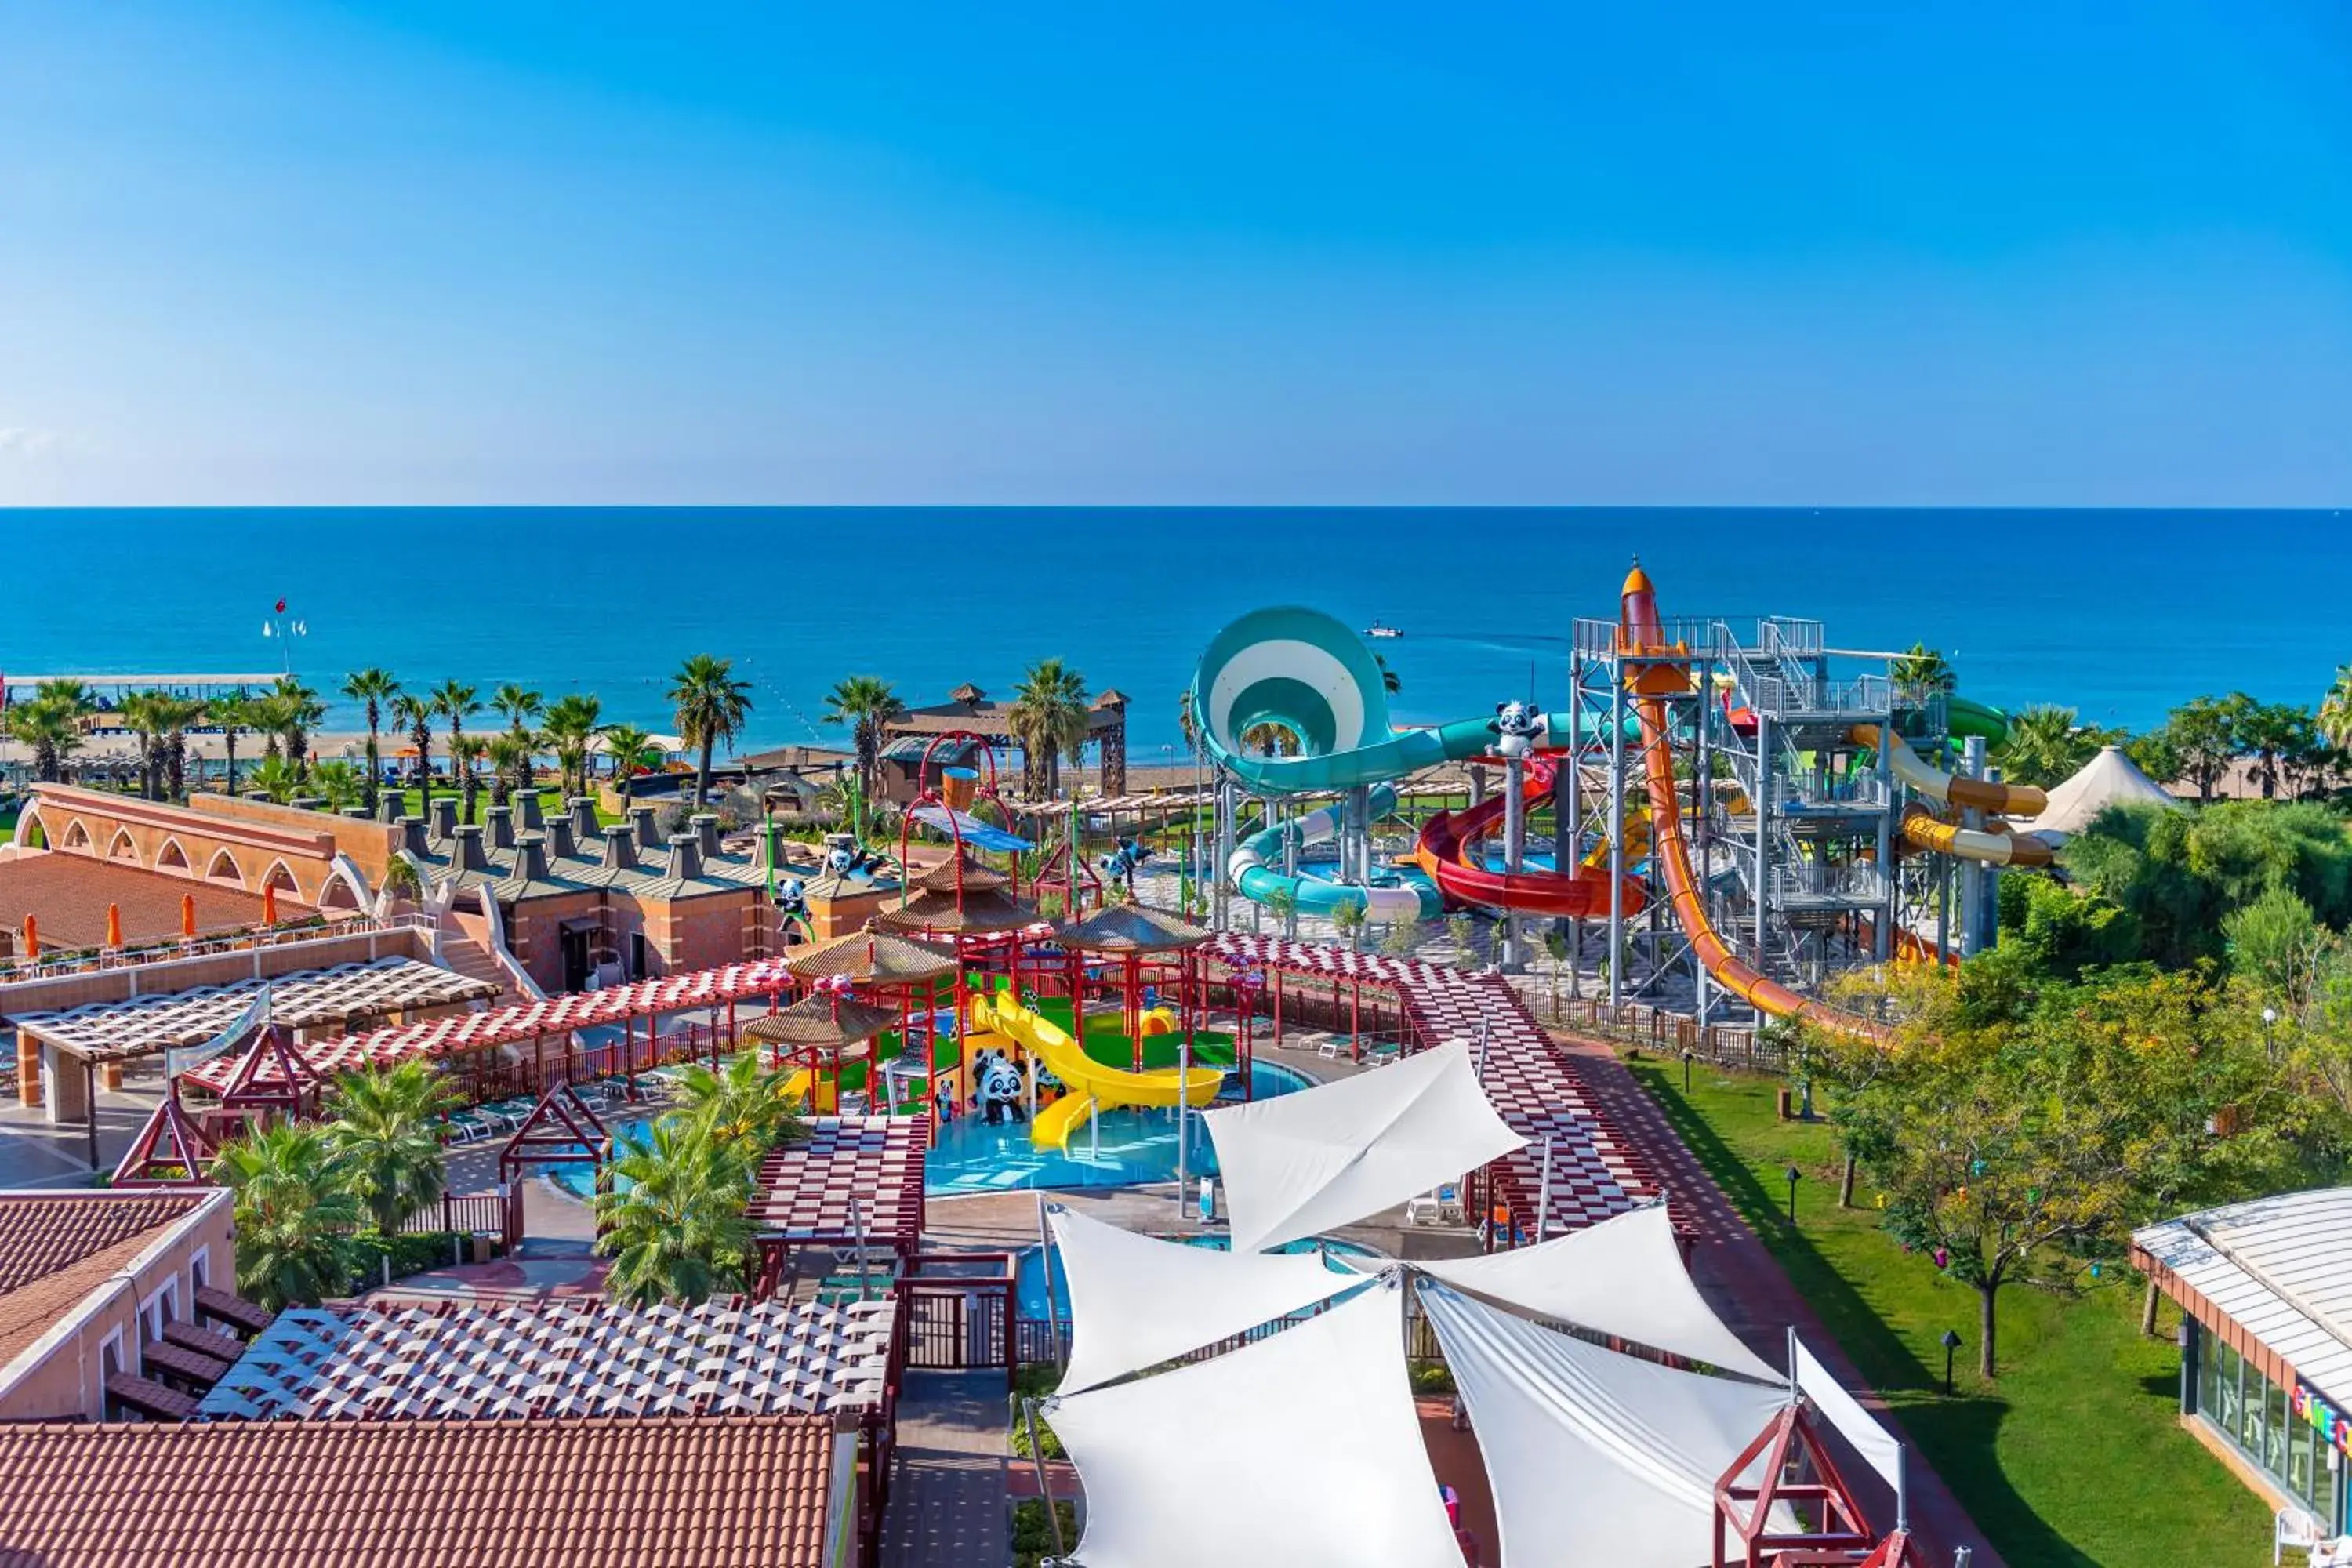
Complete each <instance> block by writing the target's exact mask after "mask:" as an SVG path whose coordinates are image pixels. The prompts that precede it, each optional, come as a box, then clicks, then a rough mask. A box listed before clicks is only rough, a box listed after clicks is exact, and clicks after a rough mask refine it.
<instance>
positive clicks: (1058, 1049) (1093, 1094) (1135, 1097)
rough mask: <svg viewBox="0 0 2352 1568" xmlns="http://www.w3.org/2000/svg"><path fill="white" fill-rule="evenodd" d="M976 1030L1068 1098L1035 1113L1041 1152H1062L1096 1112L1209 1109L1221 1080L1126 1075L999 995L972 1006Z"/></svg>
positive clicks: (1169, 1073)
mask: <svg viewBox="0 0 2352 1568" xmlns="http://www.w3.org/2000/svg"><path fill="white" fill-rule="evenodd" d="M971 1021H972V1026H973V1027H974V1028H975V1029H984V1030H989V1031H992V1032H993V1033H994V1034H996V1035H999V1036H1002V1037H1003V1038H1005V1039H1006V1040H1009V1041H1011V1042H1012V1043H1013V1045H1014V1046H1017V1047H1020V1048H1021V1049H1022V1050H1024V1051H1025V1052H1027V1053H1028V1055H1029V1057H1030V1058H1031V1059H1032V1060H1033V1061H1034V1062H1036V1063H1039V1064H1041V1065H1043V1066H1044V1067H1045V1069H1046V1070H1047V1071H1048V1072H1050V1073H1052V1074H1053V1075H1054V1076H1055V1078H1057V1079H1061V1080H1062V1087H1063V1088H1064V1089H1066V1090H1067V1091H1068V1092H1066V1093H1065V1094H1064V1095H1063V1096H1062V1098H1061V1099H1059V1100H1055V1102H1054V1103H1053V1104H1051V1105H1049V1106H1047V1107H1046V1108H1045V1110H1041V1111H1039V1112H1038V1113H1037V1115H1036V1117H1035V1119H1034V1120H1033V1121H1031V1122H1030V1123H1029V1139H1030V1142H1033V1143H1035V1144H1037V1145H1039V1146H1040V1147H1043V1148H1047V1149H1060V1148H1063V1147H1065V1146H1066V1145H1067V1144H1068V1142H1069V1141H1070V1134H1072V1133H1073V1132H1076V1131H1077V1130H1078V1129H1079V1128H1081V1127H1084V1126H1085V1125H1086V1124H1087V1121H1089V1120H1090V1119H1091V1118H1092V1117H1093V1116H1094V1114H1095V1112H1096V1111H1097V1110H1116V1109H1117V1108H1118V1107H1119V1106H1122V1105H1174V1104H1175V1103H1176V1102H1177V1101H1178V1100H1182V1101H1183V1102H1184V1103H1185V1104H1186V1105H1192V1106H1201V1105H1208V1104H1211V1103H1213V1101H1214V1100H1216V1098H1217V1090H1218V1089H1221V1088H1223V1085H1224V1081H1225V1075H1224V1072H1223V1069H1222V1068H1192V1071H1191V1072H1189V1073H1180V1072H1179V1071H1178V1070H1177V1069H1176V1068H1155V1069H1153V1070H1151V1071H1149V1072H1129V1071H1128V1070H1127V1069H1126V1068H1114V1067H1105V1066H1104V1065H1103V1064H1102V1063H1100V1062H1098V1061H1097V1060H1095V1059H1094V1058H1092V1057H1090V1056H1088V1055H1087V1053H1086V1049H1085V1047H1082V1046H1080V1045H1079V1044H1078V1042H1077V1041H1076V1040H1074V1039H1072V1038H1071V1037H1070V1035H1069V1032H1068V1031H1067V1030H1066V1029H1064V1028H1063V1027H1062V1026H1060V1025H1058V1024H1056V1023H1055V1022H1054V1021H1053V1020H1051V1019H1049V1018H1046V1017H1044V1016H1040V1015H1039V1014H1037V1013H1035V1012H1033V1011H1032V1010H1030V1009H1029V1008H1027V1007H1024V1006H1023V1005H1021V1004H1020V1003H1019V1002H1017V1001H1015V1000H1014V999H1013V997H1011V996H1010V995H1007V994H1003V993H1002V992H1000V993H997V994H992V995H979V996H975V997H973V998H972V1000H971Z"/></svg>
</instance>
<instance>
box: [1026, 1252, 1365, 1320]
mask: <svg viewBox="0 0 2352 1568" xmlns="http://www.w3.org/2000/svg"><path fill="white" fill-rule="evenodd" d="M1166 1239H1169V1240H1172V1241H1181V1242H1182V1243H1183V1244H1184V1245H1185V1246H1187V1247H1211V1248H1213V1249H1214V1250H1216V1251H1219V1252H1223V1251H1224V1250H1225V1249H1226V1246H1227V1239H1226V1237H1222V1236H1213V1235H1203V1236H1179V1237H1168V1238H1166ZM1275 1250H1276V1251H1277V1252H1320V1253H1321V1254H1322V1255H1323V1266H1324V1267H1325V1268H1328V1269H1330V1270H1331V1272H1332V1273H1334V1274H1357V1273H1360V1272H1361V1270H1360V1269H1355V1268H1349V1267H1348V1266H1347V1264H1346V1263H1344V1262H1342V1261H1341V1259H1343V1258H1352V1259H1355V1260H1357V1261H1360V1262H1365V1263H1370V1264H1373V1265H1375V1266H1377V1265H1379V1264H1381V1263H1383V1262H1385V1261H1386V1259H1385V1258H1382V1257H1381V1254H1380V1253H1378V1252H1376V1251H1374V1250H1373V1249H1372V1248H1370V1247H1364V1246H1360V1245H1359V1244H1358V1243H1356V1242H1352V1241H1328V1240H1320V1239H1318V1238H1316V1237H1307V1239H1306V1240H1304V1241H1294V1242H1291V1243H1289V1244H1287V1245H1286V1246H1283V1247H1276V1248H1275ZM1015 1262H1016V1264H1017V1266H1018V1268H1019V1273H1018V1274H1017V1276H1016V1277H1015V1278H1016V1281H1017V1282H1016V1283H1015V1285H1014V1287H1013V1300H1014V1302H1015V1303H1016V1307H1017V1310H1018V1313H1019V1315H1020V1316H1021V1317H1024V1318H1028V1319H1031V1320H1033V1321H1042V1320H1043V1319H1044V1318H1045V1248H1044V1247H1029V1248H1027V1249H1026V1250H1024V1251H1023V1252H1022V1253H1021V1254H1020V1256H1019V1257H1018V1258H1016V1259H1015ZM1054 1305H1055V1308H1056V1309H1057V1310H1056V1312H1055V1316H1057V1317H1061V1318H1067V1317H1068V1316H1069V1315H1070V1287H1069V1281H1068V1280H1066V1279H1064V1278H1063V1277H1062V1270H1061V1268H1059V1267H1058V1266H1057V1267H1055V1269H1054Z"/></svg>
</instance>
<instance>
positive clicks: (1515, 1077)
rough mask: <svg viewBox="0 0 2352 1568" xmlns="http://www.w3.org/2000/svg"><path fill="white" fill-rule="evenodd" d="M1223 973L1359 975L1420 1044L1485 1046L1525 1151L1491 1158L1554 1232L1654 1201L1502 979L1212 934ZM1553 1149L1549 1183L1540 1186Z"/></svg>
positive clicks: (1652, 1186)
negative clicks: (1380, 991) (1398, 1010)
mask: <svg viewBox="0 0 2352 1568" xmlns="http://www.w3.org/2000/svg"><path fill="white" fill-rule="evenodd" d="M1204 951H1205V952H1206V953H1207V955H1208V956H1209V957H1211V958H1213V959H1216V960H1218V961H1220V962H1222V963H1224V964H1226V965H1227V966H1228V967H1229V968H1234V969H1257V970H1263V971H1266V972H1269V973H1270V972H1274V971H1280V972H1282V973H1286V974H1303V975H1307V976H1312V977H1314V978H1317V979H1330V980H1339V981H1358V980H1360V981H1362V982H1363V983H1365V984H1376V985H1381V986H1385V987H1387V988H1389V989H1390V990H1391V991H1393V992H1394V993H1395V994H1396V996H1397V998H1398V1001H1399V1003H1400V1005H1402V1009H1403V1011H1404V1014H1405V1016H1406V1018H1407V1019H1408V1020H1409V1021H1410V1022H1411V1023H1412V1026H1413V1031H1414V1033H1415V1034H1417V1035H1418V1036H1419V1037H1420V1039H1421V1043H1422V1044H1423V1045H1424V1046H1433V1045H1440V1044H1443V1043H1444V1042H1445V1041H1448V1040H1465V1041H1467V1042H1468V1043H1469V1046H1470V1048H1471V1050H1472V1052H1473V1053H1474V1055H1475V1054H1476V1053H1477V1052H1478V1051H1479V1048H1480V1046H1481V1044H1482V1043H1483V1045H1484V1047H1485V1071H1484V1073H1483V1074H1482V1076H1481V1078H1480V1083H1481V1086H1482V1087H1483V1088H1484V1089H1486V1098H1487V1100H1489V1101H1491V1102H1492V1103H1493V1105H1494V1107H1495V1110H1496V1112H1497V1113H1499V1114H1500V1115H1501V1117H1502V1119H1503V1121H1505V1122H1506V1123H1507V1124H1508V1125H1509V1126H1510V1127H1511V1129H1512V1130H1513V1131H1516V1132H1518V1133H1520V1134H1521V1135H1522V1136H1524V1137H1525V1138H1526V1139H1527V1140H1528V1146H1527V1147H1526V1148H1524V1149H1521V1150H1519V1151H1518V1152H1516V1153H1513V1154H1509V1155H1507V1156H1505V1157H1504V1158H1503V1159H1502V1160H1500V1161H1497V1162H1496V1174H1497V1177H1498V1181H1499V1184H1500V1186H1501V1188H1502V1190H1503V1194H1504V1195H1505V1197H1506V1199H1507V1201H1508V1203H1509V1204H1510V1206H1511V1212H1512V1213H1513V1214H1514V1215H1521V1216H1524V1217H1526V1218H1527V1219H1528V1220H1530V1221H1531V1220H1532V1219H1533V1217H1534V1215H1536V1214H1537V1213H1538V1211H1539V1210H1540V1211H1541V1212H1543V1213H1544V1214H1545V1215H1547V1216H1548V1221H1549V1228H1550V1229H1552V1230H1554V1231H1559V1230H1578V1229H1581V1228H1582V1227H1583V1226H1588V1225H1594V1224H1597V1223H1599V1222H1600V1221H1601V1220H1604V1219H1608V1218H1611V1217H1612V1216H1613V1215H1621V1214H1624V1213H1626V1212H1628V1211H1630V1210H1633V1209H1636V1208H1640V1207H1643V1206H1644V1205H1648V1204H1650V1203H1654V1202H1655V1201H1656V1200H1657V1198H1658V1197H1659V1196H1660V1195H1662V1194H1664V1186H1663V1184H1661V1183H1660V1182H1659V1180H1658V1178H1657V1175H1656V1173H1655V1172H1654V1170H1653V1169H1652V1167H1651V1165H1650V1163H1649V1160H1648V1159H1647V1157H1646V1156H1644V1155H1643V1153H1642V1152H1641V1151H1640V1150H1639V1149H1638V1148H1637V1147H1636V1146H1635V1145H1634V1143H1633V1141H1632V1140H1631V1139H1630V1138H1628V1137H1626V1136H1625V1135H1624V1134H1623V1133H1622V1131H1619V1129H1618V1128H1617V1126H1616V1125H1615V1123H1614V1122H1612V1121H1611V1120H1610V1119H1609V1118H1608V1116H1606V1115H1605V1114H1604V1113H1603V1112H1602V1110H1601V1107H1600V1104H1599V1102H1598V1101H1597V1100H1595V1099H1594V1098H1593V1096H1592V1093H1591V1089H1589V1088H1588V1087H1587V1086H1586V1084H1585V1082H1584V1079H1583V1076H1582V1075H1581V1074H1580V1073H1579V1072H1578V1071H1577V1069H1576V1066H1575V1064H1574V1063H1573V1062H1571V1061H1570V1059H1569V1058H1568V1056H1567V1055H1566V1053H1564V1052H1563V1051H1561V1050H1560V1048H1559V1047H1558V1046H1556V1045H1554V1044H1553V1043H1552V1040H1551V1037H1549V1036H1548V1035H1546V1034H1545V1033H1544V1031H1543V1026H1541V1025H1539V1024H1538V1023H1537V1022H1536V1020H1535V1018H1534V1016H1532V1015H1531V1014H1529V1013H1528V1010H1527V1007H1526V1006H1525V1005H1524V1004H1522V1003H1521V1002H1520V1000H1519V997H1518V993H1517V992H1516V991H1514V990H1512V989H1511V986H1510V983H1509V982H1508V981H1507V980H1505V979H1503V978H1502V977H1501V976H1500V975H1495V974H1465V973H1462V972H1460V971H1459V970H1454V969H1448V968H1440V967H1438V966H1437V965H1435V964H1431V963H1420V962H1418V961H1416V960H1413V959H1406V958H1391V957H1389V956H1388V955H1386V954H1384V953H1370V952H1349V950H1348V949H1347V948H1345V947H1343V946H1341V945H1339V943H1336V942H1293V941H1288V940H1286V939H1283V938H1279V937H1261V936H1252V935H1249V934H1247V933H1244V932H1241V931H1220V932H1218V933H1216V934H1215V935H1214V936H1213V938H1212V939H1211V940H1210V942H1209V943H1208V945H1207V947H1206V948H1205V950H1204ZM1546 1142H1549V1143H1550V1145H1551V1184H1550V1189H1549V1194H1548V1199H1547V1198H1545V1197H1544V1195H1543V1194H1540V1193H1539V1189H1540V1188H1541V1186H1542V1171H1543V1151H1544V1145H1545V1143H1546Z"/></svg>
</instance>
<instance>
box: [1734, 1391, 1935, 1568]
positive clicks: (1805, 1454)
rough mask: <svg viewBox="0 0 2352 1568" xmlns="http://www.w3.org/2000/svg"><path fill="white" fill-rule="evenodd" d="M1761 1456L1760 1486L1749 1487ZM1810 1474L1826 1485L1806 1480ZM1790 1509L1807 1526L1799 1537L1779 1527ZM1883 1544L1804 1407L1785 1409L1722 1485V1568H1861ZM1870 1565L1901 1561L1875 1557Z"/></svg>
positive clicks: (1795, 1405)
mask: <svg viewBox="0 0 2352 1568" xmlns="http://www.w3.org/2000/svg"><path fill="white" fill-rule="evenodd" d="M1759 1455H1760V1456H1762V1458H1763V1466H1762V1469H1761V1479H1759V1480H1758V1481H1756V1482H1753V1483H1748V1482H1744V1481H1742V1480H1741V1479H1740V1477H1742V1476H1743V1475H1745V1474H1746V1473H1747V1472H1748V1468H1749V1467H1750V1466H1751V1465H1754V1464H1756V1462H1757V1459H1758V1457H1759ZM1808 1472H1810V1473H1811V1475H1813V1476H1815V1477H1817V1478H1819V1479H1812V1480H1807V1479H1803V1477H1804V1476H1805V1475H1806V1474H1807V1473H1808ZM1783 1504H1786V1505H1788V1507H1789V1508H1790V1511H1791V1512H1792V1513H1793V1514H1794V1515H1795V1517H1796V1518H1797V1520H1798V1521H1800V1523H1799V1528H1798V1529H1797V1530H1795V1531H1774V1529H1773V1528H1772V1510H1774V1509H1775V1508H1777V1507H1780V1506H1781V1505H1783ZM1809 1520H1810V1521H1811V1523H1810V1525H1808V1524H1807V1523H1806V1522H1805V1521H1809ZM1727 1533H1728V1535H1729V1536H1731V1537H1735V1538H1737V1539H1738V1542H1739V1546H1740V1552H1739V1553H1738V1555H1737V1556H1727V1555H1725V1548H1726V1545H1727V1540H1726V1537H1727ZM1897 1533H1898V1534H1900V1533H1902V1532H1899V1531H1898V1532H1897ZM1906 1541H1907V1537H1906ZM1878 1545H1879V1542H1878V1538H1877V1536H1876V1535H1875V1534H1874V1532H1873V1531H1871V1528H1870V1524H1869V1521H1867V1520H1865V1519H1864V1517H1863V1512H1862V1506H1861V1505H1860V1504H1859V1503H1857V1502H1855V1501H1854V1498H1853V1489H1852V1488H1850V1487H1848V1486H1847V1485H1846V1482H1845V1478H1844V1477H1843V1476H1842V1475H1840V1474H1839V1473H1838V1468H1837V1461H1836V1460H1834V1459H1832V1458H1830V1454H1829V1450H1828V1448H1827V1447H1825V1446H1824V1445H1823V1444H1822V1439H1821V1434H1819V1433H1818V1432H1816V1431H1814V1430H1813V1422H1812V1417H1811V1415H1809V1414H1807V1412H1806V1408H1805V1405H1803V1403H1802V1402H1801V1401H1792V1402H1791V1403H1790V1404H1789V1405H1786V1406H1785V1407H1783V1408H1782V1409H1781V1411H1780V1414H1779V1415H1775V1416H1774V1417H1773V1418H1772V1419H1771V1421H1770V1422H1769V1423H1768V1424H1767V1425H1766V1426H1765V1427H1764V1430H1762V1431H1761V1432H1759V1433H1758V1434H1756V1436H1755V1438H1754V1440H1753V1441H1751V1442H1750V1443H1749V1444H1748V1447H1745V1448H1742V1449H1741V1450H1740V1451H1739V1457H1738V1458H1736V1459H1734V1460H1732V1461H1731V1467H1730V1468H1728V1469H1727V1470H1725V1471H1724V1472H1723V1474H1722V1476H1721V1477H1719V1478H1718V1479H1717V1481H1716V1483H1715V1568H1728V1564H1730V1563H1735V1562H1737V1563H1746V1564H1748V1568H1763V1565H1764V1564H1767V1563H1769V1564H1772V1565H1773V1568H1843V1565H1850V1564H1859V1563H1862V1562H1863V1561H1864V1553H1865V1552H1871V1551H1872V1549H1873V1548H1874V1547H1875V1546H1878ZM1870 1561H1872V1562H1877V1563H1882V1564H1885V1563H1893V1562H1896V1561H1899V1559H1888V1558H1881V1557H1879V1556H1877V1555H1875V1554H1874V1555H1873V1556H1872V1557H1871V1559H1870Z"/></svg>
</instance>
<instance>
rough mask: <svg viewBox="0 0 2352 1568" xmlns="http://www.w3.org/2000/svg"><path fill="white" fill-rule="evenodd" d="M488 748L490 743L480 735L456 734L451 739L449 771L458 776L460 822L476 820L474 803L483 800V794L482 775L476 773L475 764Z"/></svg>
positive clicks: (458, 814) (458, 816)
mask: <svg viewBox="0 0 2352 1568" xmlns="http://www.w3.org/2000/svg"><path fill="white" fill-rule="evenodd" d="M488 746H489V742H486V741H484V740H483V739H482V738H481V737H480V736H479V735H466V734H455V735H451V736H450V737H449V771H450V772H451V773H456V774H457V790H458V800H459V805H458V806H457V820H458V821H460V822H471V821H473V820H474V803H475V802H476V801H477V800H478V799H480V798H481V793H482V779H481V775H480V774H479V773H476V772H475V771H474V764H476V763H478V762H480V761H481V760H482V753H483V752H485V751H487V750H488Z"/></svg>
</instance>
